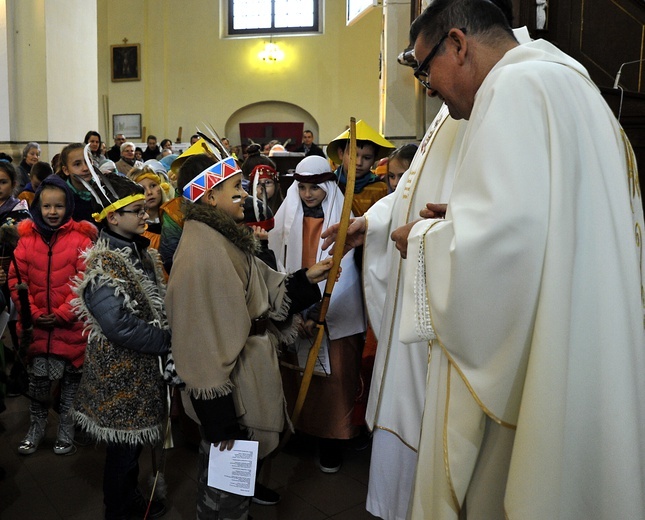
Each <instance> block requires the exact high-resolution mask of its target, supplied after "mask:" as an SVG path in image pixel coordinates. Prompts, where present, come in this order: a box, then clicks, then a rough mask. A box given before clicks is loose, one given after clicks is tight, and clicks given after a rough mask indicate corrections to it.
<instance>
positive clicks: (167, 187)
mask: <svg viewBox="0 0 645 520" xmlns="http://www.w3.org/2000/svg"><path fill="white" fill-rule="evenodd" d="M143 179H150V180H153V181H155V182H156V183H157V184H158V185H159V186H161V189H162V190H163V191H165V192H166V194H168V193H170V184H168V183H167V182H166V181H162V180H161V175H157V174H156V173H152V172H144V173H142V174H141V175H138V176H137V177H136V179H133V180H134V182H136V183H137V184H139V183H140V182H141V181H142V180H143Z"/></svg>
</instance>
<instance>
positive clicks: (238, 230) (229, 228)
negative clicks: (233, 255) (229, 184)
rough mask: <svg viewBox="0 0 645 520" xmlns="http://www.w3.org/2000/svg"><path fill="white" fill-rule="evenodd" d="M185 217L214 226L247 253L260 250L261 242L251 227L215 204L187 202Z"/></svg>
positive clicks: (254, 252)
mask: <svg viewBox="0 0 645 520" xmlns="http://www.w3.org/2000/svg"><path fill="white" fill-rule="evenodd" d="M185 217H186V218H185V220H196V221H198V222H202V223H204V224H206V225H207V226H209V227H211V228H213V229H214V230H215V231H218V232H219V233H221V234H222V235H224V236H225V237H226V238H227V239H228V240H230V241H231V242H233V244H235V245H236V246H237V247H238V248H240V249H241V250H242V251H244V252H245V253H249V254H251V255H255V254H256V253H258V252H259V251H260V242H259V241H258V240H257V239H256V238H255V236H254V235H253V231H252V230H251V229H250V228H249V227H247V226H244V225H242V224H238V223H237V222H235V220H233V219H232V218H231V217H230V216H229V215H228V214H227V213H225V212H223V211H222V210H220V209H218V208H216V207H214V206H210V205H208V204H201V203H196V204H190V205H188V204H187V205H186V206H185Z"/></svg>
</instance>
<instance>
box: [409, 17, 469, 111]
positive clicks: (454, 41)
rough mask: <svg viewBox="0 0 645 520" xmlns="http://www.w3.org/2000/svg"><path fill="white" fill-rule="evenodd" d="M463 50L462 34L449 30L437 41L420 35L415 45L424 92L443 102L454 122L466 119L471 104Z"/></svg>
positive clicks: (463, 38)
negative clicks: (423, 81)
mask: <svg viewBox="0 0 645 520" xmlns="http://www.w3.org/2000/svg"><path fill="white" fill-rule="evenodd" d="M466 48H467V46H466V44H465V35H464V33H463V32H462V31H461V30H459V29H451V30H450V31H448V32H447V33H446V34H445V35H443V36H441V37H440V38H437V41H426V39H425V38H424V37H423V36H419V38H417V40H416V42H415V43H414V55H415V56H416V58H417V61H418V63H420V64H421V66H422V67H423V69H424V70H423V71H421V72H422V73H423V77H424V78H425V81H426V93H427V94H428V96H429V97H438V98H439V99H441V101H443V102H444V103H446V105H447V106H448V110H449V111H450V115H451V116H452V117H453V118H454V119H468V118H469V117H470V112H471V110H472V105H473V101H474V96H473V95H470V92H469V89H468V85H469V84H470V81H469V79H470V78H469V77H468V75H467V74H468V70H469V68H468V66H467V65H468V62H467V61H466V60H465V49H466ZM428 58H430V59H429V60H428ZM426 60H427V61H426ZM427 84H429V85H430V88H427Z"/></svg>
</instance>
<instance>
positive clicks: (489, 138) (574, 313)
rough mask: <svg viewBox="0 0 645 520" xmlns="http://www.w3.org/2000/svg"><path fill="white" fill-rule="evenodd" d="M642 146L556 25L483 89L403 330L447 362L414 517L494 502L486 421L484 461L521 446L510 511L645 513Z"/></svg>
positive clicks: (417, 273)
mask: <svg viewBox="0 0 645 520" xmlns="http://www.w3.org/2000/svg"><path fill="white" fill-rule="evenodd" d="M632 162H633V156H632V155H631V147H629V144H628V143H627V142H626V141H625V140H624V139H623V135H622V133H621V129H620V127H619V125H618V124H617V122H616V119H615V117H614V116H613V114H612V113H611V111H610V109H609V108H608V107H607V105H606V103H605V102H604V101H603V100H602V98H601V96H600V93H599V92H598V89H597V88H596V86H595V85H594V84H593V83H592V82H591V80H590V79H589V76H588V74H587V72H586V70H585V69H584V68H583V67H582V66H581V65H580V64H579V63H577V62H576V61H575V60H573V59H572V58H570V57H569V56H567V55H565V54H563V53H562V52H560V51H559V50H558V49H556V48H555V47H554V46H552V45H551V44H549V43H547V42H544V41H541V40H538V41H536V42H532V43H529V44H526V45H521V46H519V47H516V48H514V49H512V50H511V51H509V52H508V53H507V54H506V55H505V56H504V57H503V58H502V60H500V61H499V62H498V63H497V64H496V66H495V67H494V68H493V69H492V70H491V71H490V73H489V74H488V76H487V77H486V79H485V80H484V82H483V84H482V85H481V87H480V88H479V90H478V92H477V94H476V97H475V103H474V107H473V110H472V114H471V117H470V120H469V123H468V128H467V131H466V134H465V136H464V140H463V145H462V148H461V152H460V155H459V158H458V162H457V166H456V174H455V181H454V187H453V191H452V195H451V198H450V200H449V203H448V212H447V214H446V218H445V219H442V220H426V221H423V222H420V223H418V224H417V225H415V227H414V228H413V230H412V232H411V234H410V237H409V244H408V260H407V261H406V262H404V266H405V271H404V276H405V277H406V280H407V281H410V280H415V279H416V280H415V281H414V282H413V283H412V284H411V287H410V288H409V290H411V291H412V294H414V295H415V298H409V299H406V300H405V303H406V305H404V308H403V313H402V314H403V318H404V322H403V323H402V324H401V328H400V333H401V336H402V339H403V340H404V341H414V342H417V341H421V340H424V339H425V340H428V339H431V338H433V337H434V338H436V339H433V340H432V345H433V349H432V352H433V353H434V352H436V351H438V350H440V351H441V352H442V354H443V360H442V364H445V366H442V367H437V369H436V370H434V371H433V368H432V363H434V359H432V361H431V369H430V371H431V372H432V373H433V374H434V376H435V377H434V379H433V377H432V376H429V377H428V386H427V394H426V402H425V415H424V419H423V430H422V436H421V439H420V443H419V454H418V455H419V461H418V465H417V476H416V482H415V489H414V494H413V506H412V511H411V517H412V518H415V519H417V518H418V519H422V518H433V519H455V518H458V515H459V511H460V509H461V508H462V506H463V501H464V497H465V496H468V497H469V498H468V500H467V501H466V505H467V514H468V519H470V518H471V517H472V518H477V517H478V516H477V515H478V514H480V516H482V515H481V511H482V509H480V508H479V507H474V506H473V505H474V504H476V503H477V502H472V503H471V501H470V495H469V493H470V492H471V491H472V490H473V489H475V490H477V491H478V492H479V495H480V496H485V495H486V492H487V488H488V487H489V486H490V485H491V484H492V485H497V487H499V485H500V482H499V480H497V481H495V479H490V478H488V479H487V478H485V477H481V478H480V476H479V475H478V473H477V468H475V470H474V471H475V475H474V476H473V467H472V466H473V464H472V461H473V460H475V459H474V457H477V455H478V453H477V451H478V450H479V448H477V446H478V445H479V443H481V442H482V438H483V443H484V445H486V444H487V443H488V446H489V447H490V446H492V449H493V450H494V449H496V448H499V452H498V453H497V454H496V455H494V456H493V457H481V454H479V455H480V457H481V459H480V460H479V461H478V462H477V466H486V462H490V461H493V462H495V461H498V462H499V461H501V462H502V463H505V461H504V460H503V459H505V458H506V459H507V460H508V459H510V469H509V473H508V481H507V483H506V484H505V486H504V483H503V482H502V493H501V494H502V495H503V494H504V487H505V498H504V502H503V506H502V504H493V505H492V507H493V509H495V507H497V509H496V510H497V511H499V510H501V509H502V507H503V511H504V513H503V514H505V515H506V518H508V519H509V520H516V519H517V520H544V519H547V518H548V519H549V520H554V519H570V520H574V519H576V520H577V519H582V518H584V519H585V520H594V519H598V520H600V519H610V518H611V519H614V518H621V519H622V518H625V519H626V518H630V519H636V518H639V519H640V518H645V413H644V407H645V377H644V374H645V356H644V354H645V350H644V347H645V341H644V332H643V324H644V320H643V294H645V292H644V291H643V273H644V272H645V271H644V269H643V251H642V229H643V217H642V208H641V199H640V192H639V189H638V176H637V173H636V172H635V168H633V169H631V170H630V167H629V165H630V163H632ZM632 166H633V164H632ZM408 304H409V305H408ZM419 324H421V326H419ZM433 355H434V354H433ZM438 410H441V411H442V413H438V412H437V411H438ZM482 417H485V418H486V421H484V422H482ZM490 425H494V427H493V428H492V430H489V426H490ZM513 428H516V432H515V436H514V437H515V438H514V442H513V439H512V436H509V435H508V432H511V431H512V429H513ZM484 430H485V431H484ZM491 432H492V434H493V436H495V435H501V437H504V439H503V442H502V443H500V444H498V443H497V440H496V439H492V442H491V435H490V433H491ZM509 440H510V442H509ZM504 443H506V445H505V446H504ZM500 446H501V448H500ZM511 448H512V451H511ZM468 451H471V452H472V453H470V454H469V453H468ZM491 495H492V496H494V497H496V499H498V497H499V495H500V494H499V491H492V492H491ZM482 507H483V506H482ZM471 513H472V514H471ZM462 517H463V515H462ZM482 517H483V518H486V516H482ZM496 517H497V516H496ZM496 517H495V518H496ZM502 517H503V516H502ZM489 518H490V517H489Z"/></svg>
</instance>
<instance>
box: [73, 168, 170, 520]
mask: <svg viewBox="0 0 645 520" xmlns="http://www.w3.org/2000/svg"><path fill="white" fill-rule="evenodd" d="M92 175H93V177H94V179H95V182H93V183H91V184H89V183H88V187H89V188H90V190H91V192H93V196H95V197H96V198H98V199H99V200H101V205H102V206H103V209H102V210H101V211H100V213H95V214H94V218H95V220H96V221H97V222H101V223H103V224H104V227H103V229H102V230H101V234H100V236H99V240H98V241H97V243H96V245H95V246H94V247H92V248H91V249H90V250H89V251H88V252H87V253H86V254H85V262H86V264H87V269H86V271H85V276H84V278H83V280H78V285H77V286H76V288H75V290H76V293H77V295H78V299H77V300H76V301H75V302H74V303H75V304H76V305H77V311H78V312H79V314H80V315H81V317H82V318H83V319H84V320H85V321H86V322H87V324H88V325H89V328H88V330H89V338H88V343H87V356H86V360H85V366H84V369H83V380H82V381H81V386H80V388H79V390H78V394H77V396H76V400H75V402H74V417H75V419H76V420H77V422H78V423H79V425H80V426H81V427H82V428H83V429H84V430H86V431H87V432H88V433H89V434H90V435H91V436H92V437H94V438H95V439H96V440H97V441H99V442H106V443H107V448H106V457H105V469H104V474H103V502H104V504H105V518H128V517H129V515H135V514H136V515H140V516H143V515H144V514H145V513H146V509H147V508H149V509H148V512H147V515H148V518H158V517H159V516H161V515H163V514H164V512H165V506H164V505H163V503H162V502H160V501H157V500H151V501H150V503H148V501H147V500H146V499H144V497H143V496H142V494H141V492H140V491H139V489H138V475H139V462H138V461H139V456H140V454H141V451H142V450H143V447H144V445H146V444H148V445H153V446H154V445H156V444H158V443H160V441H161V440H162V433H163V429H162V423H163V419H164V412H165V385H164V381H163V378H162V375H161V371H160V363H159V356H161V355H164V354H166V353H167V352H168V351H169V350H170V330H169V328H168V323H167V320H166V315H165V311H164V306H163V296H164V292H165V288H164V284H163V275H162V273H161V261H160V260H159V257H158V255H157V254H156V252H155V251H150V250H148V249H147V248H148V245H149V241H148V240H147V239H146V238H144V237H142V236H141V235H142V234H143V232H144V231H145V229H146V219H147V218H148V213H147V211H146V209H145V202H146V201H145V195H144V189H143V187H142V186H140V185H139V184H136V183H135V182H133V181H131V180H130V179H128V178H126V177H123V176H119V175H109V176H105V177H101V176H99V175H98V174H96V172H93V173H92ZM103 184H104V185H105V187H103ZM103 199H106V200H103Z"/></svg>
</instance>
